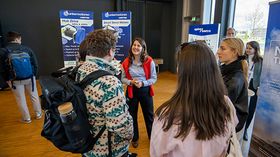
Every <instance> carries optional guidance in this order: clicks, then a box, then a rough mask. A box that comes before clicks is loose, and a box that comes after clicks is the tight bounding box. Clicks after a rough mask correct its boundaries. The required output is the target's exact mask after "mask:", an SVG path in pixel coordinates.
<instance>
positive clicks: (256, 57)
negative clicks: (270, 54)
mask: <svg viewBox="0 0 280 157" xmlns="http://www.w3.org/2000/svg"><path fill="white" fill-rule="evenodd" d="M246 45H250V46H251V47H252V48H253V49H254V50H255V54H254V57H253V59H252V60H253V62H254V63H257V62H260V61H262V59H263V58H262V57H261V55H260V44H259V43H258V42H256V41H250V42H248V43H247V44H246ZM245 55H246V56H247V57H248V55H247V54H245Z"/></svg>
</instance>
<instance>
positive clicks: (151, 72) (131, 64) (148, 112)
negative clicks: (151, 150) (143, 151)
mask: <svg viewBox="0 0 280 157" xmlns="http://www.w3.org/2000/svg"><path fill="white" fill-rule="evenodd" d="M122 66H123V72H122V82H123V83H124V84H126V85H127V90H126V97H127V103H128V106H129V113H130V114H131V116H132V117H133V129H134V136H133V139H132V146H133V147H134V148H136V147H138V140H139V130H138V121H137V113H138V103H139V102H140V105H141V108H142V111H143V115H144V119H145V124H146V130H147V134H148V137H149V139H150V137H151V130H152V124H153V119H154V118H153V117H154V104H153V96H154V89H153V84H154V83H155V82H156V80H157V74H156V69H155V63H154V61H153V59H152V58H151V57H150V56H149V55H148V53H147V46H146V43H145V41H144V40H143V39H141V38H135V39H134V40H133V41H132V45H131V46H130V49H129V53H128V57H127V58H126V59H125V60H124V61H123V63H122Z"/></svg>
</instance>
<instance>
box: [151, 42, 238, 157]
mask: <svg viewBox="0 0 280 157" xmlns="http://www.w3.org/2000/svg"><path fill="white" fill-rule="evenodd" d="M177 63H178V65H177V71H178V77H177V78H178V80H177V89H176V91H175V93H174V94H173V96H172V97H171V98H170V99H169V100H167V101H166V102H165V103H163V104H162V105H161V106H160V107H159V108H158V109H157V110H156V112H155V120H154V123H153V129H152V135H151V143H150V156H151V157H222V156H225V153H226V152H227V148H228V140H229V138H230V135H231V131H230V128H234V127H235V126H236V124H237V123H238V120H237V117H236V115H235V109H234V107H233V104H232V103H231V101H230V99H229V98H228V97H227V96H225V95H226V91H225V87H224V84H223V80H222V76H221V73H220V71H219V68H218V65H217V63H216V59H215V56H214V53H213V52H212V51H211V49H210V48H209V47H208V46H207V45H206V44H204V43H201V42H197V41H195V42H191V43H183V44H182V45H181V48H180V50H179V52H178V56H177ZM231 112H232V114H231Z"/></svg>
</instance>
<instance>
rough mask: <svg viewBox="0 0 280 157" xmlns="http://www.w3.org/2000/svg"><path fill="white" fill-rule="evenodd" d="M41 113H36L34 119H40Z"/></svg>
mask: <svg viewBox="0 0 280 157" xmlns="http://www.w3.org/2000/svg"><path fill="white" fill-rule="evenodd" d="M42 115H43V114H42V112H41V113H36V116H35V119H41V118H42Z"/></svg>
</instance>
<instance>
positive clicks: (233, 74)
mask: <svg viewBox="0 0 280 157" xmlns="http://www.w3.org/2000/svg"><path fill="white" fill-rule="evenodd" d="M220 68H221V72H222V76H223V79H224V83H225V86H226V88H227V91H228V97H229V98H230V100H231V101H232V103H233V105H234V106H235V109H236V114H237V117H238V120H239V123H238V124H237V126H236V132H238V131H240V130H241V129H242V128H243V126H244V125H245V122H246V120H247V116H248V85H247V83H246V79H245V78H244V75H243V72H242V64H241V61H239V60H236V61H234V62H232V63H230V64H228V65H225V64H224V65H221V67H220Z"/></svg>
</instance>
